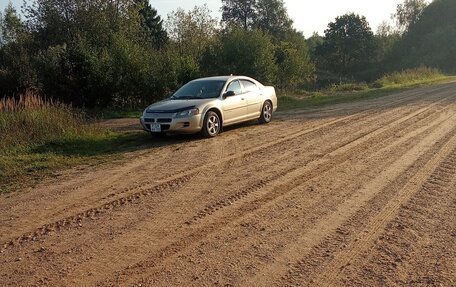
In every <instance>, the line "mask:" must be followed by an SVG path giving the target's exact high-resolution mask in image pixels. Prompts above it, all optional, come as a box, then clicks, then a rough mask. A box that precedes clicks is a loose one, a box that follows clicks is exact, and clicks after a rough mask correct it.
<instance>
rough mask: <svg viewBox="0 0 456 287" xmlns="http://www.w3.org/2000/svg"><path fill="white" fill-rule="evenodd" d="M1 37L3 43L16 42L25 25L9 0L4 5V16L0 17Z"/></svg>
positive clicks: (21, 34)
mask: <svg viewBox="0 0 456 287" xmlns="http://www.w3.org/2000/svg"><path fill="white" fill-rule="evenodd" d="M1 19H2V21H1V22H0V26H1V29H0V31H1V39H2V42H3V43H4V44H7V43H10V42H17V41H18V40H20V38H22V37H23V36H24V34H25V26H24V24H23V23H22V20H21V18H20V17H19V15H18V14H17V11H16V9H15V8H14V7H13V4H11V2H10V3H9V4H8V6H6V8H5V12H4V16H3V17H2V18H1Z"/></svg>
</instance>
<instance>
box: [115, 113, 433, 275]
mask: <svg viewBox="0 0 456 287" xmlns="http://www.w3.org/2000/svg"><path fill="white" fill-rule="evenodd" d="M404 121H405V119H404V120H403V121H402V123H403V122H404ZM441 122H442V121H438V123H441ZM438 123H437V124H438ZM432 127H433V126H432V125H431V127H425V128H423V130H427V129H430V128H432ZM389 128H391V125H389ZM423 130H420V131H419V132H422V131H423ZM374 133H375V132H374ZM375 134H376V135H378V134H382V132H376V133H375ZM393 134H394V132H392V131H391V132H390V134H389V136H391V135H393ZM418 134H419V133H418ZM416 135H417V133H413V135H412V136H416ZM370 139H371V140H372V142H369V141H368V140H367V139H364V138H361V139H358V140H359V141H361V142H363V143H364V144H365V145H370V147H369V149H375V145H372V143H375V142H376V141H375V140H376V139H375V138H374V137H370ZM387 139H389V138H388V137H387V138H385V139H384V141H382V143H384V142H386V141H387ZM404 141H405V139H399V140H398V142H401V143H402V142H404ZM354 142H356V141H354ZM379 144H380V143H379ZM352 146H354V147H352ZM389 147H390V148H391V146H389ZM363 148H365V146H364V145H362V144H360V145H359V146H358V145H357V144H354V143H352V144H350V143H349V144H347V145H343V146H342V147H340V150H344V151H345V153H343V152H341V154H340V155H339V156H340V158H337V157H336V156H333V157H332V158H331V159H330V160H328V161H326V159H325V160H324V162H325V163H324V165H323V166H324V168H322V167H319V166H318V164H314V166H312V167H306V168H307V169H309V173H305V172H304V171H305V168H304V169H301V170H299V172H296V175H295V177H292V176H290V177H291V178H292V180H287V182H286V183H285V184H279V185H277V186H273V187H270V189H271V190H272V191H271V192H269V193H267V194H266V195H265V196H263V197H260V198H256V199H254V200H253V202H250V203H248V204H247V205H244V206H241V207H240V208H239V209H238V210H237V212H236V213H235V214H234V215H232V216H228V217H227V218H222V219H221V220H220V221H219V222H215V223H209V224H207V225H206V226H205V227H202V228H199V229H197V230H196V231H194V232H193V233H191V234H189V235H187V236H186V237H184V238H183V239H182V240H181V241H176V242H175V243H173V244H170V245H168V246H167V247H165V248H163V249H161V250H160V251H159V252H157V253H156V254H155V255H152V257H151V258H150V259H148V260H147V261H141V262H139V263H137V264H135V265H134V266H133V267H131V268H128V269H127V270H126V273H127V274H130V272H131V270H134V269H135V268H140V269H141V268H144V267H145V266H148V268H154V267H156V263H157V262H162V261H164V260H166V259H168V258H169V257H175V255H176V254H178V253H181V252H182V251H183V250H184V249H186V248H188V246H191V245H194V244H196V243H197V242H198V241H201V240H202V239H204V238H205V237H207V236H208V235H209V234H211V233H213V232H215V231H217V230H219V229H220V228H223V227H225V226H226V225H227V224H231V223H233V221H235V220H237V219H239V218H242V217H244V216H246V215H248V214H250V213H252V212H255V211H256V210H258V208H262V207H263V206H264V205H265V204H268V203H269V202H271V201H273V200H276V199H278V198H280V197H283V196H284V195H286V194H287V193H289V192H292V191H293V190H294V189H295V188H296V187H298V186H299V185H300V184H302V183H305V182H307V181H308V180H310V179H312V178H315V177H316V176H319V175H321V174H323V173H325V172H327V171H328V170H330V169H331V168H333V167H334V166H335V165H336V164H340V163H342V162H345V161H346V160H347V159H348V158H350V157H352V156H355V155H357V156H362V154H363V153H364V152H362V151H363ZM365 152H367V151H365ZM328 157H331V156H330V155H328ZM303 174H305V176H303ZM135 266H136V267H135ZM133 273H134V272H133ZM125 276H127V277H128V275H126V274H123V275H122V277H125Z"/></svg>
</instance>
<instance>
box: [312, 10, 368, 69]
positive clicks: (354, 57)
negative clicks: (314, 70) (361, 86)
mask: <svg viewBox="0 0 456 287" xmlns="http://www.w3.org/2000/svg"><path fill="white" fill-rule="evenodd" d="M316 53H317V57H318V60H317V62H318V66H319V68H320V69H322V70H326V71H330V72H332V73H335V74H336V75H337V76H338V77H339V78H360V77H361V72H363V71H364V70H367V69H368V67H369V64H370V62H371V60H372V58H373V55H374V54H375V39H374V34H373V33H372V30H371V28H370V27H369V23H368V22H367V20H366V18H365V17H360V16H359V15H355V14H354V13H351V14H345V15H343V16H340V17H337V18H336V20H335V21H334V22H331V23H329V24H328V29H326V30H325V40H324V42H323V43H322V44H321V45H319V46H318V47H317V51H316Z"/></svg>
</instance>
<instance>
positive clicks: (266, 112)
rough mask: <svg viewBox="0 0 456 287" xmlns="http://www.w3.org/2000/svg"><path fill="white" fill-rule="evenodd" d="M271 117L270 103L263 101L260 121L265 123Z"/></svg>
mask: <svg viewBox="0 0 456 287" xmlns="http://www.w3.org/2000/svg"><path fill="white" fill-rule="evenodd" d="M271 119H272V104H271V103H270V102H269V101H267V102H264V104H263V108H262V109H261V115H260V118H259V121H260V123H262V124H267V123H269V122H270V121H271Z"/></svg>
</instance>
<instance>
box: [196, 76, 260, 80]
mask: <svg viewBox="0 0 456 287" xmlns="http://www.w3.org/2000/svg"><path fill="white" fill-rule="evenodd" d="M233 79H246V80H253V79H252V78H249V77H246V76H233V75H231V76H215V77H206V78H199V79H195V80H193V81H206V80H215V81H230V80H233Z"/></svg>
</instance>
